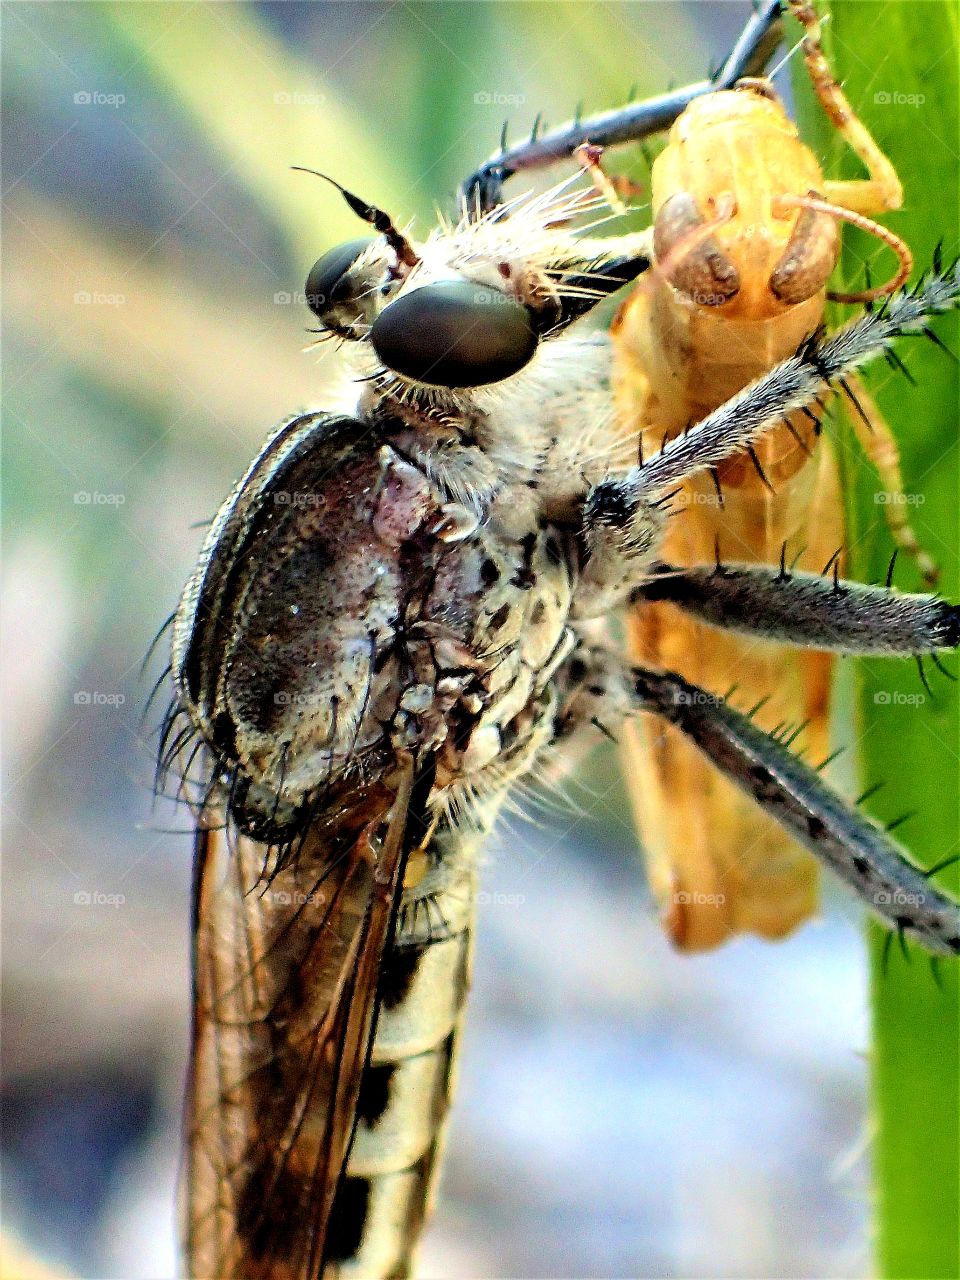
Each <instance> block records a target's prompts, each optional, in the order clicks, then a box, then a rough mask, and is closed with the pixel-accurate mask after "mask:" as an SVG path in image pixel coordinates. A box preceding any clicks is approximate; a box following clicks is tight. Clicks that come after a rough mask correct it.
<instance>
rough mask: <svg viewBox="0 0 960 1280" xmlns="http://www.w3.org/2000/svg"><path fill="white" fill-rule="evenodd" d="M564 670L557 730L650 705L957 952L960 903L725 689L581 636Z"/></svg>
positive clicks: (849, 878) (894, 908) (796, 828)
mask: <svg viewBox="0 0 960 1280" xmlns="http://www.w3.org/2000/svg"><path fill="white" fill-rule="evenodd" d="M568 672H569V673H570V676H569V679H570V685H571V687H570V689H569V692H568V696H567V701H566V704H565V706H564V708H563V710H562V712H561V729H562V730H564V731H567V732H569V731H571V730H573V729H574V728H576V727H577V726H578V725H580V724H586V723H601V724H603V725H604V727H605V728H607V729H608V730H609V728H610V727H616V721H617V720H621V719H623V718H624V717H625V716H627V715H629V714H631V713H632V712H636V711H646V712H653V713H654V714H655V715H657V716H658V717H660V718H661V719H664V720H667V721H669V722H670V723H671V724H673V725H675V726H676V727H677V728H678V729H679V730H680V731H681V732H682V733H683V734H684V735H686V736H687V737H688V738H690V739H691V740H692V741H693V742H694V743H695V744H696V746H697V747H699V749H700V750H701V751H702V752H703V753H704V755H705V756H706V757H707V758H708V759H709V760H710V762H711V764H713V765H714V766H715V767H716V768H717V769H719V770H721V772H723V773H724V774H726V776H727V777H728V778H730V779H731V781H733V782H734V783H735V784H736V785H737V786H738V787H739V788H740V789H741V790H743V791H744V792H746V793H747V794H748V795H750V796H752V797H753V799H754V800H755V801H756V802H757V804H759V805H760V806H761V807H762V808H763V809H764V810H765V811H766V812H767V813H769V814H770V816H771V817H772V818H774V819H775V820H776V821H777V822H779V823H780V825H781V826H783V827H784V828H785V829H786V830H787V831H789V832H790V833H791V835H793V836H794V837H795V838H796V839H797V840H798V841H799V842H800V843H801V844H802V845H804V846H805V847H806V848H807V849H809V850H810V852H811V853H813V854H814V855H815V856H816V857H817V858H819V859H820V860H821V861H823V862H824V863H826V864H827V865H828V866H829V867H831V868H832V870H833V871H834V872H835V873H836V874H837V875H838V876H839V877H840V878H841V879H842V880H844V881H846V883H847V884H849V885H850V886H851V888H853V889H854V890H855V892H856V893H857V894H858V895H859V897H860V898H861V899H862V900H863V902H864V903H865V905H866V906H867V907H868V908H869V909H870V910H871V911H872V912H873V913H874V914H875V915H877V916H878V917H880V918H881V919H882V920H883V921H884V922H885V923H886V924H887V925H888V926H890V927H892V928H895V929H897V930H898V931H899V932H901V933H903V934H905V935H906V936H908V937H912V938H914V939H916V940H917V941H918V942H919V943H920V944H921V945H922V946H924V947H925V948H926V949H927V950H930V951H934V952H938V953H941V954H946V955H950V954H957V953H960V907H958V906H957V904H956V903H955V902H954V901H953V900H952V899H950V898H949V897H947V896H946V895H945V894H943V893H941V892H939V891H938V890H937V889H936V888H934V886H933V885H932V884H931V883H930V880H929V878H928V876H926V875H925V874H924V872H923V871H922V870H921V869H920V868H918V867H917V866H915V865H914V864H913V863H912V862H910V861H909V859H908V858H907V856H906V853H905V851H904V850H903V849H902V848H901V847H900V846H899V845H898V844H897V843H896V842H895V841H894V840H892V839H891V838H890V836H889V835H888V833H887V832H886V831H885V830H884V829H883V828H882V827H880V826H878V825H877V824H876V823H874V822H872V821H871V820H870V819H869V818H867V817H866V816H865V815H864V814H862V813H861V812H860V811H859V810H858V809H856V808H855V807H854V806H853V805H851V804H850V803H848V802H847V801H846V800H844V799H843V798H842V797H841V796H839V795H838V794H837V793H836V792H835V791H834V790H833V789H832V788H831V787H829V786H828V785H827V784H826V783H825V782H824V781H823V779H822V778H821V777H820V775H819V774H818V773H817V771H816V770H815V769H812V768H811V767H810V766H809V765H806V764H804V763H803V761H802V760H799V759H798V758H797V757H796V756H795V755H793V753H792V752H791V751H790V750H789V749H788V748H787V746H786V745H784V744H783V743H782V742H780V741H778V740H777V739H776V738H774V737H772V736H771V735H770V734H768V733H765V732H764V731H763V730H762V729H759V728H757V726H756V725H754V724H753V723H752V722H751V721H750V719H749V718H748V717H747V716H745V715H742V714H741V713H740V712H738V711H735V710H734V708H733V707H731V706H729V705H728V703H727V702H726V701H725V700H724V699H723V698H721V697H718V696H717V695H716V694H713V693H708V692H707V691H706V690H705V689H701V688H699V687H698V686H697V685H695V684H691V683H690V682H689V681H687V680H684V679H683V678H682V677H681V676H678V675H675V674H673V673H672V672H657V671H651V670H648V669H645V668H642V667H632V668H631V667H628V666H627V665H626V664H625V663H624V662H623V661H622V660H621V659H620V658H618V657H617V656H616V655H615V654H611V653H608V652H606V651H604V650H600V649H596V648H592V647H587V646H581V647H580V648H579V649H578V650H577V651H576V652H575V654H574V655H573V656H572V658H571V659H570V661H569V663H568ZM611 720H613V721H614V725H613V726H611Z"/></svg>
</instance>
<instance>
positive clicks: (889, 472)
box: [844, 373, 940, 587]
mask: <svg viewBox="0 0 960 1280" xmlns="http://www.w3.org/2000/svg"><path fill="white" fill-rule="evenodd" d="M845 381H846V383H847V386H846V387H844V392H845V395H846V398H847V399H848V400H849V401H850V402H851V404H852V406H853V410H852V412H851V414H850V419H851V421H852V423H853V430H854V432H855V434H856V437H857V440H858V441H859V442H860V447H861V448H862V449H863V451H864V453H865V454H866V455H867V458H868V459H869V461H870V462H871V463H872V464H873V466H874V467H875V468H876V471H877V475H878V476H879V477H880V483H881V484H882V485H883V497H884V498H885V499H886V501H885V502H884V504H883V514H884V517H885V519H886V522H887V528H888V529H889V530H890V536H891V537H892V538H893V541H894V543H895V544H896V545H897V546H898V547H899V548H900V549H901V550H902V551H904V552H905V553H906V554H907V555H908V556H910V557H911V559H913V560H914V561H915V562H916V565H917V568H918V569H919V570H920V573H921V575H922V577H923V580H924V582H925V583H926V584H927V586H930V587H932V586H933V585H934V583H935V582H936V581H937V579H938V578H939V577H940V570H939V569H938V568H937V565H936V562H935V561H934V560H933V558H932V556H930V555H929V554H928V553H927V552H926V551H925V550H924V549H923V547H922V546H921V545H920V542H919V539H918V538H917V535H916V533H915V532H914V529H913V525H912V524H911V523H910V519H909V517H908V516H907V505H908V502H909V499H908V497H907V494H906V493H905V492H904V488H903V475H902V473H901V470H900V450H899V448H898V446H897V441H896V437H895V436H894V434H893V431H892V430H891V429H890V426H889V424H888V423H887V421H886V420H885V418H884V417H883V415H882V414H881V412H880V410H879V409H878V408H877V403H876V401H875V400H874V399H873V397H872V396H871V394H870V392H869V391H868V390H867V387H866V384H865V383H864V381H863V379H862V378H860V377H859V376H858V375H857V374H855V373H852V374H850V376H849V377H848V378H847V379H846V380H845ZM878 496H879V495H878Z"/></svg>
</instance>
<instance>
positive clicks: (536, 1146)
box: [0, 0, 952, 1277]
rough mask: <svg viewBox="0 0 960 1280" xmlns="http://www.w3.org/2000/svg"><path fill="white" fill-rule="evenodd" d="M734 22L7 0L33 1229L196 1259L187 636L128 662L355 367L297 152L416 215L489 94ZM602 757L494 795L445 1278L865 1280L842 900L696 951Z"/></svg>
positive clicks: (574, 90)
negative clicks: (772, 933) (159, 707)
mask: <svg viewBox="0 0 960 1280" xmlns="http://www.w3.org/2000/svg"><path fill="white" fill-rule="evenodd" d="M749 12H750V6H749V5H748V4H747V3H739V0H735V2H730V3H726V2H723V3H712V2H706V0H704V2H703V3H632V4H617V3H610V4H607V3H601V4H594V3H587V2H584V3H575V4H565V3H546V2H542V3H538V2H532V3H520V4H514V3H455V2H454V3H437V4H418V3H403V2H399V3H382V4H381V3H376V2H371V3H337V4H324V3H296V2H293V3H277V4H214V3H201V4H176V3H164V4H149V3H147V4H116V5H101V4H86V3H79V4H58V3H51V4H31V3H15V4H9V3H8V4H6V5H4V6H3V7H2V9H0V17H2V35H3V66H2V72H3V91H4V103H3V123H2V129H3V133H2V159H3V170H4V206H3V210H4V218H3V230H4V245H3V269H4V285H5V288H4V298H3V338H4V374H5V376H4V401H3V408H4V427H5V431H4V498H5V501H4V534H5V539H4V542H5V546H4V549H5V553H6V554H5V557H4V615H5V616H4V623H5V625H4V641H5V644H4V707H3V713H4V726H5V745H6V752H5V761H4V770H5V795H6V807H5V808H6V811H5V836H6V842H5V847H6V868H5V876H4V896H3V912H4V919H3V927H4V943H5V946H4V952H5V955H4V960H5V971H6V972H5V980H4V1036H5V1041H4V1050H5V1052H4V1085H5V1129H4V1159H5V1176H4V1206H3V1207H4V1218H5V1228H6V1229H7V1230H11V1231H15V1232H16V1233H17V1234H19V1235H20V1236H21V1238H23V1239H25V1240H26V1241H28V1242H29V1244H30V1245H31V1246H32V1247H33V1248H34V1249H35V1250H37V1251H38V1252H39V1253H40V1254H41V1255H43V1256H45V1257H47V1258H50V1259H52V1260H54V1261H56V1262H58V1263H60V1264H62V1265H64V1266H67V1267H70V1268H71V1269H73V1270H74V1272H75V1273H76V1274H78V1275H83V1276H89V1277H102V1276H118V1277H132V1276H144V1277H159V1276H169V1275H172V1274H173V1272H174V1267H175V1262H174V1226H173V1216H174V1215H173V1207H172V1206H173V1188H174V1181H175V1175H176V1163H177V1140H178V1138H177V1124H178V1111H179V1103H180V1090H181V1087H182V1074H183V1070H184V1059H185V1051H186V1044H187V1032H188V893H189V879H190V856H191V850H190V839H189V834H188V827H189V820H188V819H189V815H188V814H186V813H185V812H184V811H183V810H180V809H175V808H173V807H171V806H169V805H164V804H160V805H158V806H156V807H153V806H152V801H151V796H150V778H151V771H152V760H151V742H150V741H149V738H148V736H147V735H146V733H145V732H142V731H141V728H140V715H141V711H142V707H143V702H144V700H145V697H146V694H147V692H148V691H149V687H150V683H151V676H152V675H153V674H156V672H157V671H158V670H159V669H160V666H161V665H162V661H163V658H162V656H158V657H157V658H156V660H155V661H154V664H153V666H152V667H151V668H150V670H149V671H148V674H147V676H146V677H144V678H143V679H141V678H139V677H138V669H139V665H140V661H141V659H142V657H143V654H144V653H145V652H146V650H147V647H148V645H149V643H150V640H151V639H152V637H153V635H154V633H155V632H156V630H157V628H158V626H159V625H160V623H161V622H162V620H163V619H164V618H165V617H166V616H167V614H168V613H169V612H170V610H171V609H172V608H173V606H174V604H175V603H176V600H177V597H178V594H179V592H180V590H181V587H182V584H183V582H184V581H185V579H186V577H187V575H188V574H189V572H190V570H191V568H192V566H193V562H194V559H195V556H196V553H197V550H198V547H199V544H200V541H201V537H202V531H201V530H199V529H198V528H196V527H195V525H196V522H198V521H202V520H205V519H207V518H208V517H209V516H210V515H211V514H212V512H213V511H214V510H215V509H216V507H217V505H218V504H219V502H220V501H221V499H222V498H223V496H224V495H225V494H226V493H227V492H228V490H229V488H230V487H231V485H232V484H233V482H234V480H235V478H236V477H237V475H238V474H239V473H240V472H241V471H242V470H243V468H244V467H245V465H246V463H247V461H248V460H249V458H250V456H251V455H252V453H253V451H254V450H255V448H256V447H257V445H258V444H259V443H260V441H261V439H262V437H263V436H264V435H265V434H266V432H267V430H268V429H269V428H270V427H271V425H272V424H273V423H274V422H276V421H277V420H278V419H279V418H281V417H283V416H284V415H286V414H288V413H290V412H293V411H294V410H297V409H298V408H301V407H303V406H306V405H315V404H322V402H323V398H324V394H325V388H328V387H330V386H331V384H332V383H333V381H334V380H335V379H336V377H337V365H336V357H335V354H325V355H324V356H323V357H322V358H318V357H317V355H316V353H315V352H311V353H309V354H303V352H302V348H303V346H304V345H305V342H306V341H307V338H308V335H307V333H306V329H307V327H308V324H309V323H310V322H311V321H310V317H309V314H308V313H307V311H306V309H305V307H304V306H303V303H302V289H303V280H304V278H305V275H306V272H307V270H308V268H309V266H310V264H311V263H312V262H313V260H314V259H315V258H316V257H317V256H318V255H319V254H320V253H321V252H322V251H323V250H324V249H325V248H327V247H329V246H330V245H331V244H334V243H336V242H338V241H339V240H342V239H345V238H350V237H352V236H354V235H356V234H357V226H356V223H355V222H354V220H353V219H352V218H351V216H350V215H349V214H348V213H347V212H346V210H345V209H344V207H343V205H342V203H341V202H340V201H339V199H338V198H336V196H335V194H334V193H333V192H332V191H331V190H329V189H328V188H327V187H326V186H324V185H322V184H320V183H319V182H317V181H316V180H315V179H311V178H309V177H307V176H304V175H302V174H294V173H291V172H290V168H289V166H290V165H292V164H302V165H309V166H311V167H314V168H319V169H323V170H325V171H328V172H330V173H331V174H332V175H333V176H335V177H336V178H337V179H338V180H339V181H341V182H343V183H344V184H346V185H348V186H350V187H352V188H354V189H355V190H358V191H359V192H360V193H361V194H362V195H363V196H364V197H365V198H367V199H369V200H372V201H375V202H377V203H378V204H380V205H382V206H384V207H386V208H388V209H389V210H390V211H391V212H392V213H393V214H394V215H395V216H396V217H397V218H398V219H400V220H405V219H407V218H410V217H412V218H415V219H416V224H417V226H418V227H419V228H421V229H423V228H426V227H428V226H429V225H430V222H431V220H432V217H433V211H434V209H435V208H436V207H437V206H440V207H443V208H445V209H449V208H450V206H451V201H452V196H453V193H454V191H455V189H456V186H457V184H458V183H459V181H460V180H461V178H462V177H463V176H464V175H465V173H466V172H468V171H469V170H471V169H473V168H474V167H475V166H476V165H477V164H478V163H479V162H480V161H481V160H482V159H483V158H485V157H486V156H487V155H488V154H489V153H490V152H491V151H492V150H493V149H494V147H495V144H496V141H497V138H498V136H499V132H500V126H501V122H502V119H503V118H504V117H507V118H508V119H509V120H510V122H511V136H519V135H520V134H521V132H522V131H523V130H524V129H526V128H529V126H530V124H531V123H532V120H533V118H534V117H535V116H536V115H537V113H538V112H539V113H542V114H543V116H544V117H545V119H546V120H547V122H548V123H550V122H553V123H558V122H560V121H561V120H563V119H565V118H567V117H569V116H570V114H571V113H572V110H573V107H574V105H575V104H576V103H577V102H578V101H582V102H583V103H584V105H585V109H586V110H587V111H589V110H597V109H604V108H608V107H610V106H612V105H615V104H616V103H619V102H621V101H623V100H624V99H625V97H626V96H627V94H628V92H629V91H630V89H631V87H632V86H635V87H636V90H637V92H638V94H639V95H641V96H642V95H644V94H648V93H652V92H658V91H661V90H663V89H664V88H666V87H667V86H668V85H669V84H671V83H675V84H682V83H686V82H688V81H690V80H696V79H701V78H702V77H703V76H704V74H705V73H706V72H707V70H708V68H709V66H710V65H711V64H715V63H716V62H718V61H719V59H720V58H721V57H722V56H723V55H724V54H725V53H726V52H727V51H728V49H729V47H730V44H731V43H732V40H733V38H734V37H735V35H736V34H737V32H738V31H739V29H740V27H741V26H742V24H743V22H744V20H745V19H746V17H747V16H748V14H749ZM881 79H882V77H881ZM877 85H880V87H881V88H882V87H883V85H882V84H881V82H880V81H874V80H873V79H871V78H870V77H869V76H867V77H866V78H865V80H864V82H863V83H862V84H858V88H857V93H858V95H859V96H856V97H855V98H854V101H855V105H858V106H859V105H861V103H863V102H868V101H869V100H870V99H871V98H872V96H873V95H874V93H875V92H876V88H877ZM782 87H783V88H784V91H787V89H788V85H787V84H786V83H784V84H783V86H782ZM900 91H902V92H909V91H910V86H909V85H903V86H900ZM623 163H624V164H625V165H626V166H627V167H628V168H629V169H630V171H631V172H632V173H634V174H637V175H639V176H640V178H641V180H642V178H643V170H644V165H643V162H642V160H641V159H640V158H639V157H638V156H636V155H633V156H626V157H625V159H624V162H623ZM945 234H947V235H948V237H949V234H950V233H949V231H947V232H946V233H945ZM324 350H325V352H326V351H327V349H326V348H325V349H324ZM905 394H906V393H905ZM914 479H916V477H912V476H910V475H909V474H908V477H907V483H908V487H910V484H911V480H914ZM938 551H939V552H940V554H941V558H942V559H948V558H949V556H950V554H952V553H951V551H950V549H949V548H948V549H946V550H944V549H942V548H938ZM613 764H614V762H613V760H612V758H611V757H610V755H609V754H602V753H601V754H600V756H599V757H598V759H597V760H595V761H594V762H593V764H592V765H591V767H590V770H589V771H588V772H587V773H586V774H585V785H584V787H583V788H582V789H581V794H580V795H579V797H578V803H579V808H578V809H577V810H576V811H573V812H571V813H570V814H568V815H564V816H562V817H559V818H558V817H556V816H548V817H545V818H543V820H542V822H541V825H539V826H538V825H529V824H523V823H519V822H517V821H511V822H509V823H508V824H506V825H505V827H504V830H503V832H502V833H501V835H500V837H499V839H498V841H497V842H496V847H495V848H494V849H492V850H491V855H490V863H489V865H488V867H487V868H486V876H487V880H486V885H485V890H484V901H483V902H482V903H481V932H480V942H479V950H478V958H477V977H476V989H475V992H474V998H473V1007H472V1009H471V1015H470V1019H469V1029H468V1032H467V1036H466V1044H465V1056H464V1061H463V1066H462V1072H461V1085H460V1092H459V1096H458V1100H457V1105H456V1109H455V1113H454V1118H453V1126H452V1133H451V1138H450V1147H449V1157H448V1167H447V1172H446V1175H445V1178H444V1182H443V1185H442V1187H441V1195H440V1202H439V1205H438V1209H437V1213H436V1216H435V1221H434V1223H433V1225H432V1226H431V1228H430V1230H429V1233H428V1236H427V1240H426V1244H425V1249H424V1258H423V1267H422V1274H423V1275H425V1276H439V1275H444V1276H463V1277H468V1276H490V1277H494V1276H504V1277H505V1276H538V1275H544V1274H551V1275H563V1276H585V1277H586V1276H601V1275H602V1276H616V1275H635V1276H703V1277H706V1276H718V1275H730V1276H733V1275H736V1276H759V1275H763V1276H799V1275H803V1276H841V1275H842V1276H856V1275H861V1274H866V1273H867V1272H868V1271H869V1269H870V1260H869V1242H868V1226H867V1217H868V1207H869V1206H868V1192H867V1181H868V1169H867V1159H866V1154H865V1153H866V1151H867V1148H868V1144H869V1129H868V1120H867V1115H866V1105H867V1104H866V1089H867V1081H866V1069H865V1065H864V1060H863V1057H862V1053H863V1051H864V1050H865V1049H866V1047H867V1043H868V1013H867V999H868V995H867V971H866V963H865V959H864V955H863V948H862V944H861V940H860V935H859V915H858V912H857V909H856V908H855V907H854V905H853V904H852V903H851V901H850V900H849V899H848V898H847V897H845V896H842V895H840V896H834V895H828V899H827V903H826V907H825V919H824V920H823V921H822V922H818V923H817V924H815V925H812V926H810V927H809V928H807V929H805V930H804V931H803V932H802V933H801V934H800V935H798V936H797V937H796V938H795V939H793V940H791V942H790V943H789V944H788V945H785V946H782V947H779V948H771V947H768V946H764V945H762V944H760V943H757V942H754V941H752V940H742V941H740V942H738V943H737V944H736V945H734V946H731V947H728V948H727V949H725V950H724V951H722V952H720V953H717V954H713V955H709V956H705V957H701V958H697V959H685V958H679V957H676V956H674V955H673V954H671V953H670V952H669V950H668V947H667V944H666V943H665V942H664V940H663V939H662V937H661V935H660V931H659V928H658V925H657V923H656V920H655V918H654V913H653V910H652V907H651V905H650V903H649V899H648V897H647V894H646V890H645V887H644V885H643V877H642V871H641V868H640V866H639V862H638V860H637V858H636V853H635V845H634V841H633V836H632V833H631V831H630V828H629V825H628V817H627V810H626V806H625V803H624V800H623V796H622V794H621V790H620V786H619V782H617V781H615V780H613V779H615V769H614V767H613ZM178 832H179V834H178Z"/></svg>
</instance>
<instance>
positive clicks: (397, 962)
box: [325, 836, 475, 1280]
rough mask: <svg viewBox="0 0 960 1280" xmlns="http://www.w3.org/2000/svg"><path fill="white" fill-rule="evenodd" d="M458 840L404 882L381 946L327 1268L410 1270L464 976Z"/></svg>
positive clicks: (357, 1278) (364, 1275) (467, 884)
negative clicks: (445, 856)
mask: <svg viewBox="0 0 960 1280" xmlns="http://www.w3.org/2000/svg"><path fill="white" fill-rule="evenodd" d="M454 839H455V837H453V836H451V837H450V840H451V841H453V840H454ZM460 852H461V851H460V849H456V850H455V854H454V860H453V861H450V862H446V863H444V864H441V865H440V866H439V867H437V868H436V869H435V870H434V871H431V872H428V874H427V876H426V877H425V879H424V880H423V881H422V882H421V883H420V884H419V885H417V886H416V888H415V889H413V890H406V891H405V893H404V897H403V901H402V903H401V909H400V913H399V917H398V922H397V933H396V937H395V940H394V943H393V945H392V946H391V947H390V948H389V950H388V951H387V952H386V954H385V955H384V958H383V962H382V965H381V971H380V982H379V988H378V1013H377V1021H376V1029H375V1032H374V1038H373V1044H372V1049H371V1054H370V1060H369V1063H368V1065H367V1067H366V1068H365V1070H364V1073H363V1077H362V1080H361V1084H360V1096H359V1100H358V1104H357V1123H356V1128H355V1132H354V1138H353V1144H352V1146H351V1149H350V1155H349V1158H348V1160H347V1170H346V1176H345V1177H344V1179H343V1181H342V1183H341V1185H340V1188H339V1191H338V1193H337V1198H336V1200H335V1202H334V1206H333V1210H332V1214H331V1221H330V1229H329V1232H328V1237H327V1250H326V1253H327V1268H326V1271H325V1276H326V1277H328V1280H332V1278H333V1277H337V1278H338V1280H340V1278H342V1280H347V1278H348V1277H349V1278H350V1280H384V1278H386V1277H399V1276H408V1275H409V1274H410V1273H411V1268H412V1265H413V1257H414V1252H415V1249H416V1245H417V1241H418V1239H419V1236H420V1232H421V1229H422V1227H423V1224H424V1221H425V1219H426V1217H427V1214H428V1212H429V1208H430V1202H431V1198H432V1193H433V1188H434V1185H435V1181H436V1175H437V1172H438V1166H439V1156H440V1152H441V1147H442V1142H443V1135H444V1130H445V1126H446V1118H447V1112H448V1109H449V1106H450V1101H451V1098H452V1093H453V1083H454V1080H453V1076H454V1068H455V1062H456V1051H457V1047H458V1039H459V1034H460V1023H461V1018H462V1014H463V1008H464V1002H465V1000H466V995H467V990H468V988H469V981H470V959H471V946H472V937H473V906H474V897H475V894H474V873H473V869H472V866H471V865H470V861H468V860H467V859H466V858H461V857H459V856H458V855H459V854H460ZM471 861H472V860H471Z"/></svg>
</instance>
